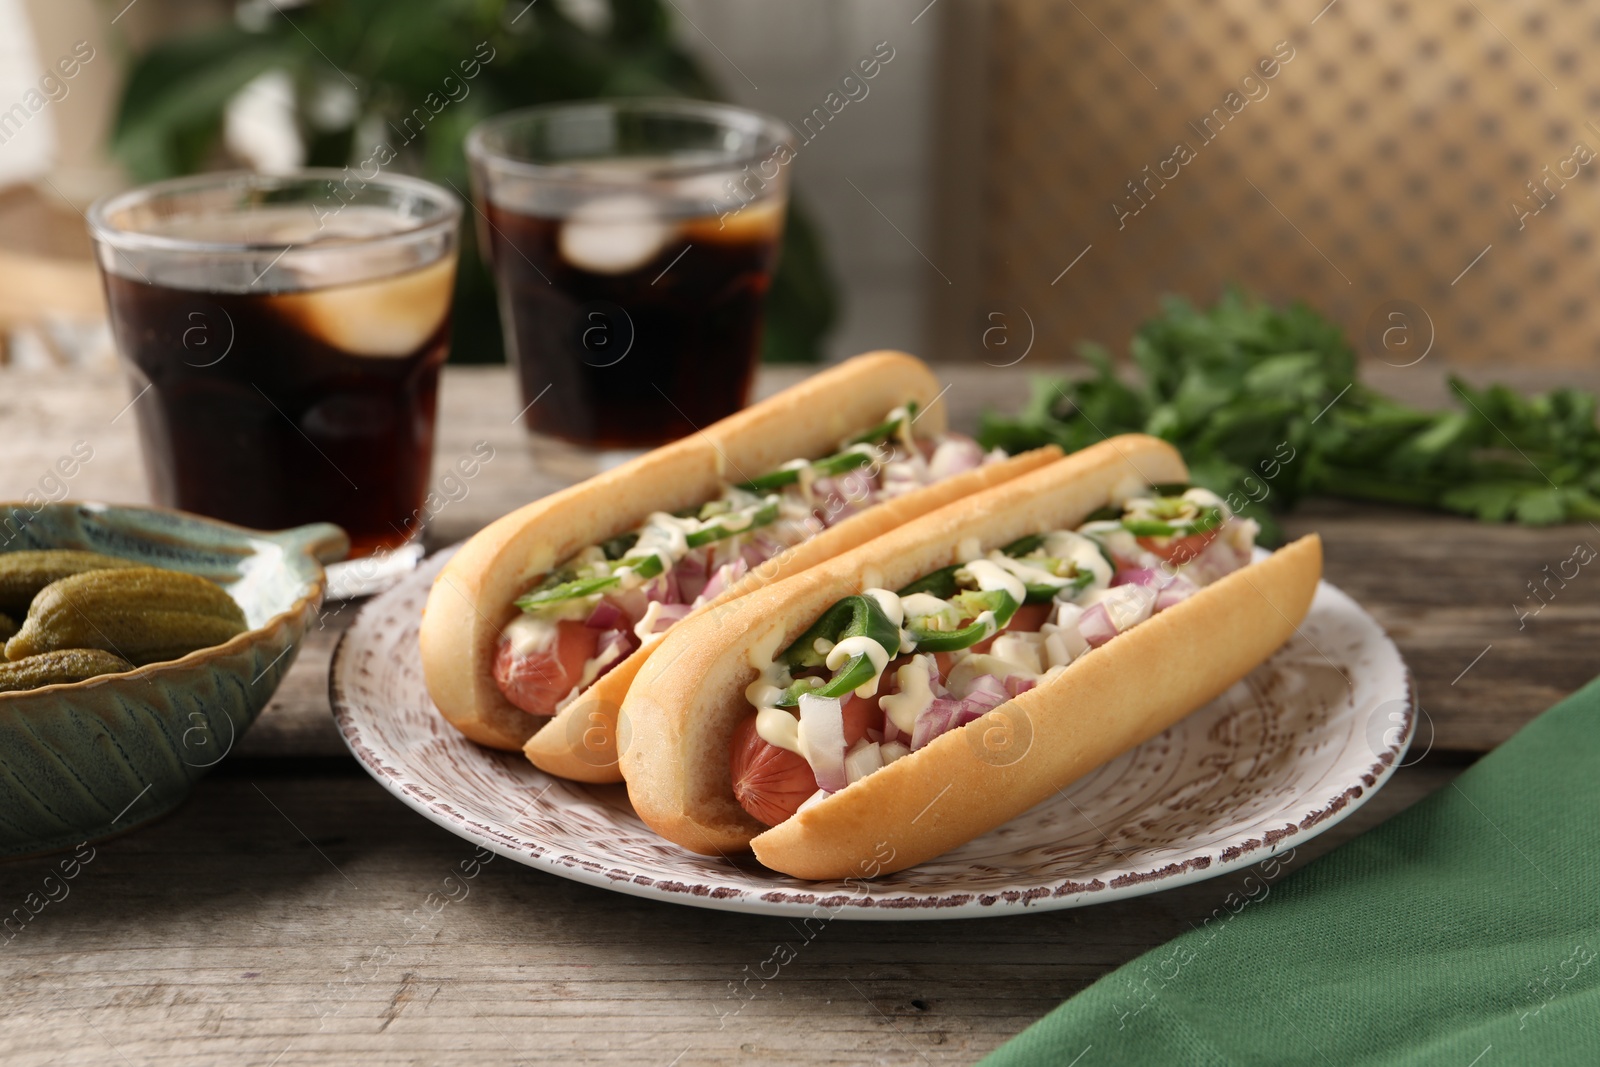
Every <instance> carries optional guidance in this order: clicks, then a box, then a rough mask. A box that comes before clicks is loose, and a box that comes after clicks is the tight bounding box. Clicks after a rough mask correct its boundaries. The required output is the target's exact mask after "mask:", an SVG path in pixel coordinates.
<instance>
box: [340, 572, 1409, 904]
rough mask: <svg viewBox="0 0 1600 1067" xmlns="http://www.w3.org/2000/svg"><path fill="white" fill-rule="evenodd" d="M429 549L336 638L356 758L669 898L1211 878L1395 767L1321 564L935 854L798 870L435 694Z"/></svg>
mask: <svg viewBox="0 0 1600 1067" xmlns="http://www.w3.org/2000/svg"><path fill="white" fill-rule="evenodd" d="M448 555H449V552H441V553H439V554H438V555H435V556H434V557H432V558H431V559H429V560H428V561H427V562H426V563H424V564H423V565H422V566H421V567H420V568H418V570H416V571H415V572H413V573H412V574H410V575H408V576H407V577H406V578H405V579H404V580H403V581H401V582H400V583H399V584H398V585H396V586H395V587H394V588H393V589H391V590H389V591H388V592H386V593H384V594H382V595H381V596H379V597H377V598H376V599H374V600H373V601H371V602H370V603H369V604H367V605H366V606H365V607H364V608H363V609H362V610H361V613H360V615H359V616H358V617H357V619H356V621H355V624H354V625H353V626H352V627H351V628H350V630H349V631H348V632H347V633H346V634H345V636H344V638H343V639H342V640H341V641H340V643H339V648H338V650H337V652H336V653H335V655H334V660H333V672H332V679H331V695H332V700H333V709H334V717H335V718H336V719H337V721H338V724H339V729H340V732H341V733H342V734H343V736H344V739H345V743H346V744H347V745H349V746H350V751H351V752H352V753H354V754H355V757H356V759H358V760H360V761H361V763H362V765H363V766H365V767H366V768H367V770H368V771H369V772H371V774H372V776H373V777H374V778H376V779H377V780H378V781H379V782H380V783H381V784H382V785H383V786H384V788H386V789H388V790H389V791H390V792H391V793H393V794H394V795H395V796H397V797H399V798H400V799H401V800H402V801H404V802H405V803H406V804H408V805H410V806H411V807H413V808H415V809H416V810H417V811H419V812H421V813H422V814H423V815H425V816H427V817H428V818H429V819H432V820H433V821H434V822H436V823H438V824H439V825H440V826H443V827H444V828H445V829H447V830H450V831H451V832H452V833H455V834H458V835H460V836H461V837H463V838H465V839H467V840H468V841H473V842H476V843H478V844H481V845H483V846H485V847H487V848H490V849H493V850H494V851H495V852H497V853H499V854H500V855H502V856H507V857H509V858H511V859H514V860H517V861H518V862H520V863H526V864H527V865H529V866H531V867H538V868H541V869H543V870H547V871H550V872H552V873H554V874H558V875H561V876H562V877H564V878H571V879H574V880H576V881H580V882H587V883H589V884H591V885H597V886H601V887H603V888H606V889H613V890H616V891H618V892H622V893H632V894H634V895H636V896H642V897H654V898H656V899H659V900H666V901H671V902H673V903H677V904H692V905H695V906H698V907H706V908H723V909H727V910H730V911H745V912H758V913H770V914H810V913H813V912H814V911H815V910H816V909H817V908H818V907H822V908H825V909H827V913H828V914H829V915H830V917H833V918H848V919H942V918H957V917H970V916H979V915H1006V914H1014V913H1015V912H1017V911H1019V910H1021V909H1032V910H1044V909H1055V908H1073V907H1077V906H1079V905H1082V904H1093V903H1099V902H1101V901H1106V900H1112V899H1114V898H1117V897H1130V896H1138V895H1140V894H1143V893H1150V892H1154V891H1156V890H1160V889H1168V888H1171V887H1173V886H1178V885H1183V884H1185V883H1188V882H1194V881H1199V880H1200V879H1203V878H1213V877H1216V876H1217V875H1219V874H1223V873H1226V872H1228V871H1230V870H1234V869H1236V868H1240V867H1245V866H1249V865H1251V864H1255V863H1259V862H1260V861H1262V860H1264V859H1266V858H1267V857H1269V856H1271V855H1274V854H1276V853H1278V852H1281V851H1284V850H1286V849H1289V848H1292V847H1293V846H1294V845H1296V844H1297V843H1299V842H1302V841H1304V840H1306V839H1307V838H1309V837H1312V836H1314V835H1316V834H1319V833H1321V832H1322V831H1323V830H1326V829H1327V828H1328V827H1330V826H1332V825H1333V824H1334V823H1336V822H1338V821H1339V820H1340V819H1342V818H1344V817H1345V816H1346V815H1348V814H1349V813H1350V812H1351V811H1353V810H1355V808H1357V807H1359V806H1360V805H1361V804H1362V803H1363V802H1365V801H1366V800H1367V799H1368V798H1369V797H1371V796H1372V794H1373V793H1374V792H1376V791H1377V790H1378V788H1379V787H1381V786H1382V785H1383V783H1384V782H1385V781H1386V780H1387V779H1388V777H1389V775H1390V774H1392V773H1393V771H1394V768H1395V766H1396V765H1397V764H1398V763H1399V761H1400V759H1401V757H1402V756H1403V755H1404V753H1405V750H1406V746H1407V745H1408V744H1409V743H1410V741H1411V734H1412V729H1413V723H1414V713H1413V704H1412V700H1411V690H1410V682H1409V678H1408V675H1407V672H1406V666H1405V663H1404V662H1403V661H1402V660H1401V658H1400V654H1399V652H1398V651H1396V649H1395V647H1394V645H1393V643H1392V642H1390V640H1389V639H1388V637H1387V636H1385V634H1384V632H1383V630H1382V629H1381V628H1380V627H1379V626H1378V624H1377V622H1375V621H1374V620H1373V619H1372V617H1371V616H1370V615H1368V614H1367V613H1366V612H1364V611H1362V610H1361V608H1360V607H1359V606H1358V605H1357V604H1356V603H1355V601H1353V600H1351V599H1350V598H1349V597H1348V596H1346V595H1345V594H1344V593H1342V592H1340V591H1339V590H1338V589H1335V588H1334V587H1333V586H1331V585H1328V584H1327V583H1326V582H1324V583H1323V584H1322V585H1321V586H1320V587H1319V588H1318V590H1317V596H1316V599H1315V601H1314V602H1313V604H1312V606H1311V613H1310V615H1309V616H1308V617H1307V618H1306V620H1305V622H1304V623H1303V624H1302V625H1301V627H1300V630H1299V632H1298V633H1297V634H1296V635H1295V637H1294V638H1293V639H1291V640H1290V642H1289V643H1288V644H1287V645H1285V646H1284V647H1283V648H1281V649H1279V650H1278V652H1277V653H1276V654H1275V655H1274V656H1273V657H1272V658H1271V659H1269V660H1268V661H1267V662H1266V663H1264V664H1262V665H1261V666H1260V667H1259V668H1257V669H1256V670H1255V671H1254V672H1253V673H1251V674H1250V675H1249V676H1248V677H1247V678H1245V679H1244V680H1243V681H1241V682H1240V683H1239V684H1238V685H1235V686H1234V687H1233V688H1232V689H1230V690H1229V691H1228V692H1226V693H1224V694H1223V695H1222V696H1221V697H1219V698H1217V699H1216V700H1214V701H1212V702H1211V703H1210V704H1208V705H1206V706H1205V707H1204V708H1201V709H1200V710H1199V711H1196V712H1195V713H1194V714H1192V715H1190V716H1189V717H1188V718H1186V719H1184V720H1183V721H1182V722H1180V723H1178V724H1177V725H1176V726H1174V727H1173V728H1172V729H1170V730H1168V731H1166V732H1165V733H1163V734H1161V735H1160V736H1159V737H1156V738H1154V739H1152V740H1150V741H1149V742H1147V743H1145V744H1143V745H1141V746H1139V747H1138V748H1136V749H1134V750H1133V751H1131V752H1128V753H1126V754H1125V755H1123V756H1121V757H1120V758H1118V759H1116V760H1113V761H1112V762H1111V763H1109V764H1107V765H1105V766H1104V767H1101V768H1100V769H1099V770H1097V771H1095V772H1093V773H1092V774H1090V775H1088V776H1087V777H1085V778H1083V779H1081V780H1079V781H1078V782H1075V783H1074V784H1073V785H1071V786H1069V787H1068V788H1067V789H1065V790H1063V791H1062V792H1061V795H1060V796H1059V797H1057V798H1055V799H1053V800H1049V801H1046V802H1045V803H1043V804H1040V805H1039V806H1038V807H1035V808H1033V809H1032V810H1031V811H1028V812H1027V813H1025V814H1023V815H1021V816H1018V817H1017V818H1015V819H1013V820H1011V822H1009V823H1007V824H1005V825H1004V826H1002V827H1000V828H999V829H998V830H995V831H993V832H991V833H989V834H986V835H985V836H983V837H981V838H979V839H978V840H976V841H972V842H970V843H968V844H966V845H964V846H962V847H961V848H959V849H956V850H955V851H954V852H950V853H947V854H945V855H944V856H941V857H940V858H938V859H937V860H933V861H931V862H928V863H924V864H922V865H921V866H919V867H915V868H912V869H911V870H907V871H902V872H901V873H899V874H894V875H888V876H885V877H882V878H879V879H876V880H874V881H872V882H867V883H863V882H860V881H852V882H851V883H850V884H849V885H845V884H844V883H842V882H804V881H800V880H798V879H794V878H790V877H788V876H786V875H781V874H775V873H773V872H771V871H768V870H766V869H764V868H762V867H761V866H760V865H759V864H757V863H756V862H755V861H754V860H753V859H750V858H748V857H746V858H745V859H744V860H742V861H740V862H737V863H730V862H728V861H726V860H722V859H707V858H705V857H703V856H697V855H695V854H693V853H691V852H687V851H684V850H683V849H680V848H678V847H677V846H675V845H673V844H670V843H669V842H667V841H664V840H662V839H661V838H659V837H657V836H656V835H655V834H654V833H652V832H651V831H650V829H649V828H648V827H646V826H645V825H644V823H642V822H641V821H640V820H639V818H638V817H637V816H636V815H634V813H633V810H632V809H631V808H630V807H629V806H628V800H627V794H626V791H625V790H624V789H623V787H622V786H587V785H582V784H579V783H576V782H569V781H566V780H564V779H560V778H552V777H551V776H549V775H546V774H544V773H542V772H541V771H539V770H537V769H536V768H534V767H533V766H532V765H531V764H529V763H528V762H527V761H526V760H525V759H523V758H522V756H521V755H520V754H518V753H505V752H496V751H492V750H489V749H485V748H480V747H478V746H477V745H474V744H473V743H472V742H470V741H468V740H467V739H466V738H464V737H462V736H461V735H460V734H458V733H457V732H456V731H455V729H454V728H452V727H451V726H450V725H449V724H448V723H446V722H445V720H444V719H443V717H441V716H440V715H439V713H438V712H437V711H435V710H434V707H433V704H432V703H431V702H430V701H429V699H428V693H427V689H426V687H425V686H424V685H423V680H422V666H421V663H420V662H419V657H418V655H417V626H418V620H419V619H420V617H421V614H422V606H423V603H424V601H426V599H427V595H428V588H429V586H430V585H431V583H432V581H433V578H434V575H436V574H437V573H438V572H439V569H440V567H442V566H443V564H444V561H445V559H446V558H447V557H448Z"/></svg>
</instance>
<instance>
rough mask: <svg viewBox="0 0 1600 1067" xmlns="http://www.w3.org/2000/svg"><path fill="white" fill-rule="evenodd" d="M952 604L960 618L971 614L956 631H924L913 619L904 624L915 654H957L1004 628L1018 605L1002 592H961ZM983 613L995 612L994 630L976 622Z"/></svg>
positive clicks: (996, 590) (993, 590)
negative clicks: (961, 614)
mask: <svg viewBox="0 0 1600 1067" xmlns="http://www.w3.org/2000/svg"><path fill="white" fill-rule="evenodd" d="M955 604H956V606H957V607H959V608H961V609H962V612H963V617H965V616H967V615H970V616H971V618H972V620H973V621H972V622H971V623H968V624H967V625H966V626H963V627H961V628H960V629H959V630H924V629H922V628H921V627H919V626H918V625H917V622H916V620H915V619H912V620H909V621H908V622H907V624H906V629H907V630H909V631H911V636H912V637H913V638H914V639H915V640H916V642H917V651H918V652H956V651H959V650H961V649H963V648H971V647H972V646H973V645H975V644H977V643H978V642H979V641H982V640H983V639H984V638H986V637H991V636H993V635H994V634H996V633H999V632H1000V631H1001V630H1003V629H1005V626H1006V623H1008V622H1010V621H1011V616H1013V615H1015V614H1016V613H1017V608H1018V607H1019V606H1020V605H1018V604H1017V602H1016V600H1014V599H1013V598H1012V596H1011V594H1010V593H1008V592H1006V591H1005V590H1004V589H989V590H985V591H983V592H977V593H970V592H969V593H960V594H958V595H957V597H956V599H955ZM986 611H992V612H994V622H995V626H994V629H993V630H991V629H989V627H988V626H987V625H986V624H985V623H983V622H980V621H978V616H980V615H982V614H983V613H984V612H986Z"/></svg>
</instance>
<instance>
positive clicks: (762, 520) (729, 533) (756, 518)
mask: <svg viewBox="0 0 1600 1067" xmlns="http://www.w3.org/2000/svg"><path fill="white" fill-rule="evenodd" d="M741 514H748V515H749V516H750V521H749V522H748V523H747V524H745V525H742V526H739V527H737V528H736V529H729V528H728V526H727V525H726V523H727V520H728V519H732V518H734V517H735V516H738V515H741ZM777 521H778V502H777V501H776V500H769V501H767V502H766V503H765V504H762V505H761V506H760V507H759V508H756V509H755V511H753V512H744V513H741V512H737V511H735V512H727V513H725V514H724V518H723V521H722V522H719V523H717V524H715V525H713V526H707V527H705V528H704V529H701V530H696V531H695V532H694V533H692V534H690V535H689V536H688V538H686V540H687V541H688V542H689V547H690V548H699V547H700V546H701V545H709V544H710V543H711V542H713V541H721V540H722V539H723V538H726V537H734V536H737V535H738V534H742V533H746V532H748V531H750V530H754V529H755V528H756V527H757V526H767V525H769V524H771V523H774V522H777Z"/></svg>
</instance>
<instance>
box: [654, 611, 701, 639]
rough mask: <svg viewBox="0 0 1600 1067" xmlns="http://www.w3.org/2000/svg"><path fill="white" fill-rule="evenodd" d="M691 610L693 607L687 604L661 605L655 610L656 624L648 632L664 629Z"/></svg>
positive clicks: (655, 632) (657, 631) (658, 631)
mask: <svg viewBox="0 0 1600 1067" xmlns="http://www.w3.org/2000/svg"><path fill="white" fill-rule="evenodd" d="M693 610H694V608H693V607H692V606H691V605H689V604H663V605H661V607H660V609H659V610H658V611H657V612H656V624H655V626H653V627H652V628H651V630H650V632H651V633H653V634H658V633H660V632H661V631H662V630H665V629H666V628H667V627H669V626H671V625H672V624H673V623H675V622H677V621H679V620H680V619H682V618H683V617H684V616H686V615H688V614H689V612H691V611H693Z"/></svg>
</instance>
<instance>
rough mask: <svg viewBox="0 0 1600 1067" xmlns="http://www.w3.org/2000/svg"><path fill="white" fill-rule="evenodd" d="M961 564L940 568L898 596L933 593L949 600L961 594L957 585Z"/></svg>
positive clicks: (941, 598)
mask: <svg viewBox="0 0 1600 1067" xmlns="http://www.w3.org/2000/svg"><path fill="white" fill-rule="evenodd" d="M961 566H962V565H961V564H959V563H952V564H950V566H948V567H940V568H939V569H938V570H936V571H934V572H933V573H932V574H927V575H924V576H922V577H921V578H918V579H917V580H916V581H914V582H912V583H911V584H910V585H908V586H906V587H905V588H903V589H901V590H899V592H897V593H896V594H895V595H896V596H910V595H911V594H913V593H931V594H933V595H934V596H936V597H938V598H939V599H940V600H949V599H950V598H951V597H953V596H955V595H956V594H957V593H959V592H961V587H960V586H959V585H957V584H956V571H958V570H960V569H961Z"/></svg>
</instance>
